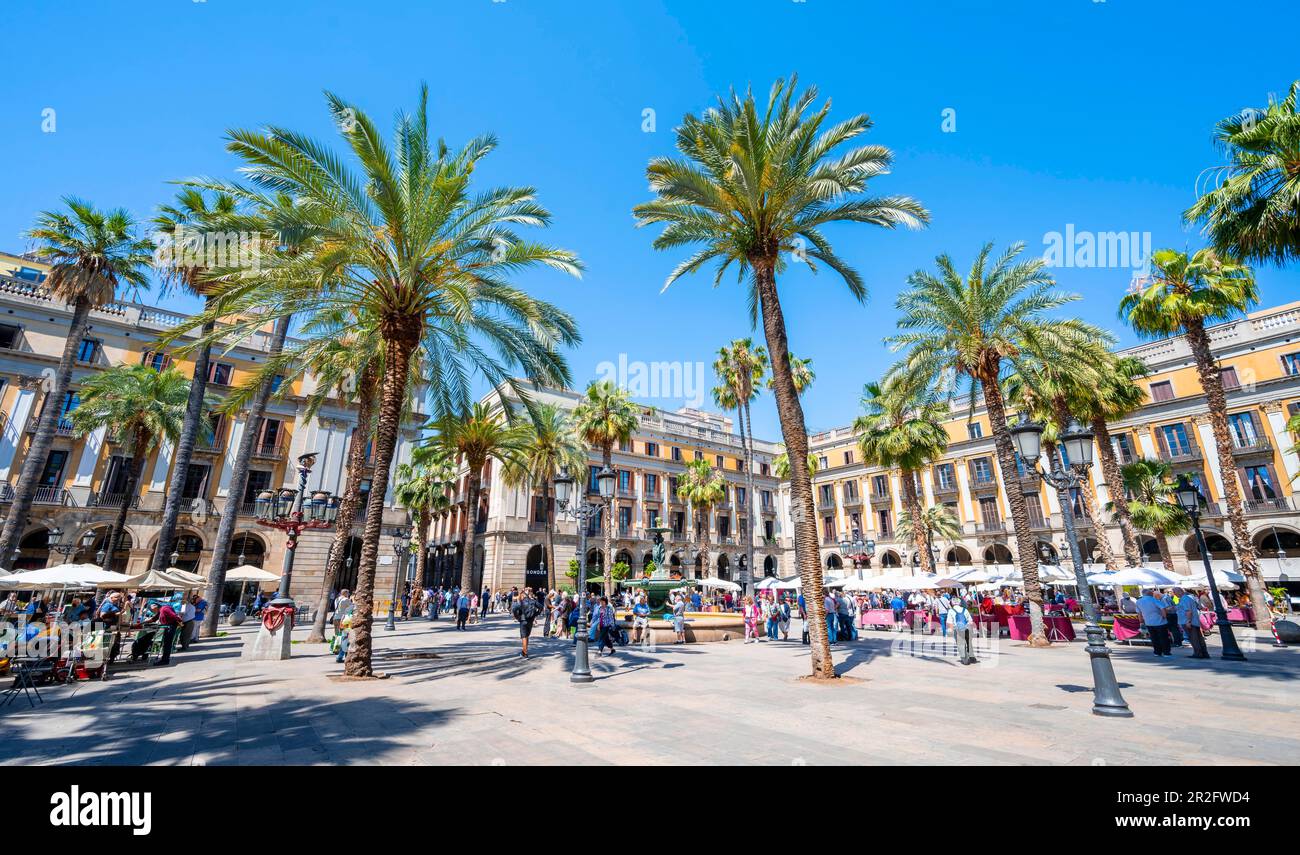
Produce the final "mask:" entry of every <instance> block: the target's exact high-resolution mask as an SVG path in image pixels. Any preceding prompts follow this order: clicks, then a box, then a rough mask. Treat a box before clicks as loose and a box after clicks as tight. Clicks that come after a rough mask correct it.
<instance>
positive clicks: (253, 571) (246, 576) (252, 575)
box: [226, 564, 280, 582]
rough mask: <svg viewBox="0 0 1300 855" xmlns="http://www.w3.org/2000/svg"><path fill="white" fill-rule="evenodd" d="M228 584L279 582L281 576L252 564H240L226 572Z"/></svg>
mask: <svg viewBox="0 0 1300 855" xmlns="http://www.w3.org/2000/svg"><path fill="white" fill-rule="evenodd" d="M226 581H227V582H278V581H280V576H279V575H278V574H276V573H271V572H270V571H267V570H263V569H262V568H261V567H255V566H253V565H252V564H240V565H239V566H238V567H235V568H233V569H231V570H228V571H227V572H226Z"/></svg>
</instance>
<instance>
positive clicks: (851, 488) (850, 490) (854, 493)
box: [844, 481, 858, 501]
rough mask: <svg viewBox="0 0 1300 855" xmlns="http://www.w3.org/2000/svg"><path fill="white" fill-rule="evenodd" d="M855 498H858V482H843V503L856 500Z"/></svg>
mask: <svg viewBox="0 0 1300 855" xmlns="http://www.w3.org/2000/svg"><path fill="white" fill-rule="evenodd" d="M857 498H858V482H857V481H845V482H844V499H845V501H848V500H850V499H857Z"/></svg>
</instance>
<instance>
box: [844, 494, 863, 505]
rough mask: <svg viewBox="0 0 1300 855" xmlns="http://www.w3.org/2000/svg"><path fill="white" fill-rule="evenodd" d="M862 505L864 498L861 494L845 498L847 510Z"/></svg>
mask: <svg viewBox="0 0 1300 855" xmlns="http://www.w3.org/2000/svg"><path fill="white" fill-rule="evenodd" d="M861 505H862V496H861V495H860V494H855V495H852V496H845V497H844V507H846V508H857V507H861Z"/></svg>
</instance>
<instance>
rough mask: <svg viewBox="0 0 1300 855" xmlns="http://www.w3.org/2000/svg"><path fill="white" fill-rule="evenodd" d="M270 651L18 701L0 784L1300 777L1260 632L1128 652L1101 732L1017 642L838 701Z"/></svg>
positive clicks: (1292, 690) (753, 659) (486, 632)
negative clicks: (557, 770) (190, 768)
mask: <svg viewBox="0 0 1300 855" xmlns="http://www.w3.org/2000/svg"><path fill="white" fill-rule="evenodd" d="M797 626H798V622H797V621H796V622H795V627H796V628H797ZM253 631H254V628H253V627H248V626H245V627H240V628H238V629H232V630H229V635H228V636H226V637H223V638H218V639H212V640H210V641H205V642H202V643H201V644H199V645H197V646H196V647H194V648H192V649H191V650H190V651H189V652H187V653H183V654H177V655H176V656H175V657H174V659H173V664H172V666H171V667H169V668H159V669H155V670H152V671H137V672H130V673H123V674H121V675H119V676H117V677H115V678H114V679H112V680H110V681H108V682H106V683H100V682H91V683H81V684H78V685H76V686H72V687H50V688H47V689H44V690H43V691H42V694H43V695H44V696H45V698H46V703H45V704H44V705H43V706H38V707H37V708H36V709H35V710H31V709H29V708H28V707H27V704H26V702H25V701H24V700H22V699H21V698H19V699H18V700H17V701H16V702H15V703H14V704H13V705H11V706H9V707H7V708H5V709H3V710H0V763H5V764H27V763H43V764H44V763H84V764H133V765H134V764H241V765H245V764H246V765H258V764H281V763H287V764H344V763H347V764H383V765H410V764H498V765H501V764H506V765H515V764H546V763H551V764H554V763H565V764H572V763H612V764H619V763H646V764H663V763H680V764H737V763H744V764H777V765H792V764H796V765H797V764H846V763H853V764H899V763H903V764H909V763H930V764H935V763H942V764H1095V765H1100V764H1106V765H1129V764H1153V763H1175V764H1211V763H1233V764H1254V763H1276V764H1297V763H1300V727H1297V725H1300V712H1298V711H1297V703H1296V699H1297V691H1296V690H1297V679H1298V678H1300V650H1297V649H1294V648H1288V649H1282V650H1277V649H1273V648H1270V647H1267V646H1265V645H1262V644H1261V645H1259V646H1258V648H1257V649H1251V646H1252V645H1251V644H1250V640H1249V639H1248V638H1247V637H1248V636H1249V635H1250V633H1249V631H1246V630H1242V631H1241V633H1240V634H1239V638H1242V639H1244V640H1245V645H1246V647H1247V653H1248V655H1249V656H1250V661H1249V662H1247V663H1226V662H1223V661H1221V660H1219V659H1213V660H1211V661H1208V662H1195V661H1192V660H1190V659H1187V658H1185V655H1186V653H1187V650H1186V649H1184V650H1183V651H1179V652H1178V653H1177V654H1176V656H1175V658H1172V659H1164V660H1160V659H1156V658H1155V657H1153V656H1152V655H1151V653H1150V650H1149V648H1125V647H1117V648H1114V649H1115V653H1114V662H1115V670H1116V672H1117V674H1118V676H1119V679H1120V681H1121V684H1122V685H1123V687H1124V694H1125V697H1126V699H1127V700H1128V702H1129V705H1130V706H1131V707H1132V708H1133V710H1134V712H1135V713H1136V717H1135V718H1133V719H1129V720H1117V719H1103V718H1099V717H1097V716H1093V715H1091V714H1090V713H1089V707H1090V704H1091V697H1092V694H1091V691H1090V689H1088V688H1087V687H1088V686H1090V685H1091V677H1090V670H1089V667H1088V657H1087V655H1086V654H1085V653H1084V651H1083V645H1082V644H1081V643H1074V644H1060V645H1056V646H1054V647H1053V648H1051V649H1048V650H1041V651H1036V650H1030V649H1029V648H1027V647H1025V646H1024V645H1022V644H1019V643H1012V642H1007V641H1002V642H1001V643H1000V644H999V646H998V649H997V652H996V655H991V656H986V657H985V659H986V661H985V662H984V663H983V664H981V665H979V666H970V667H961V666H959V665H957V664H956V663H955V661H954V660H953V659H952V658H951V657H948V656H943V655H934V654H935V652H934V651H925V650H922V651H919V652H920V653H921V654H922V655H909V654H908V651H907V650H906V649H904V648H905V647H906V645H905V644H896V642H897V641H898V639H899V637H898V636H895V635H893V634H891V633H885V632H868V633H864V634H863V639H862V640H861V641H858V642H854V643H850V644H842V645H837V646H836V648H835V661H836V663H837V666H838V670H839V672H840V673H841V674H844V675H847V676H850V677H852V678H855V679H854V680H852V681H841V682H840V683H839V684H836V685H817V684H811V683H808V682H806V681H800V680H799V679H797V678H798V677H800V676H801V675H803V674H806V673H807V672H808V656H807V648H805V647H803V646H802V645H800V644H798V643H797V642H775V643H773V642H766V643H761V644H749V645H746V644H743V643H741V642H728V643H720V644H707V645H691V646H686V647H677V646H660V647H658V648H657V649H654V650H643V649H640V648H637V649H631V650H626V651H624V650H620V652H619V653H618V654H617V655H615V656H611V657H605V658H600V659H597V658H594V657H593V659H592V664H593V669H594V670H595V672H596V674H597V677H598V679H597V680H596V681H595V682H594V683H593V684H591V685H588V686H576V687H575V686H572V685H570V683H569V682H568V678H567V671H568V669H569V667H570V666H571V663H572V652H571V651H572V647H571V645H569V644H567V643H564V642H557V641H543V640H540V639H538V638H534V649H533V658H531V659H530V660H527V661H524V660H522V659H520V658H519V656H518V633H517V631H516V629H515V624H514V622H513V621H511V620H509V619H508V618H504V617H493V618H489V620H488V622H487V623H486V624H485V625H483V626H480V627H472V628H471V629H470V630H469V631H466V632H459V633H458V632H456V630H455V628H454V624H453V622H452V621H449V620H440V621H437V622H436V623H429V622H426V621H423V620H419V621H412V622H409V623H403V624H400V625H399V629H398V631H397V632H396V633H388V632H385V631H384V628H383V625H382V621H380V622H378V623H376V627H375V638H376V670H378V671H383V672H386V673H387V674H388V675H389V679H386V680H379V681H361V682H338V681H334V680H331V679H329V677H328V675H331V674H339V673H341V671H342V666H340V665H336V664H335V663H334V661H333V657H331V656H329V655H328V653H327V651H325V649H324V647H323V646H317V645H312V646H308V645H306V644H305V643H295V644H294V658H293V659H292V660H290V661H288V662H250V661H244V660H241V659H240V657H239V653H240V650H241V648H242V646H243V645H244V643H245V642H247V641H251V634H252V632H253ZM295 635H296V637H305V635H306V630H305V629H304V630H299V631H298V632H297V633H296V634H295ZM791 636H792V638H796V639H797V637H798V636H797V634H796V632H793V631H792V632H791ZM1211 652H1212V653H1214V654H1215V655H1216V656H1217V653H1218V650H1217V647H1214V646H1212V647H1211Z"/></svg>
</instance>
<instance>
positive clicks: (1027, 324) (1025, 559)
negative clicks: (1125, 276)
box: [887, 243, 1088, 647]
mask: <svg viewBox="0 0 1300 855" xmlns="http://www.w3.org/2000/svg"><path fill="white" fill-rule="evenodd" d="M1023 249H1024V245H1023V244H1015V245H1013V246H1011V247H1010V248H1008V249H1007V251H1006V252H1004V253H1003V254H1002V255H1001V256H999V257H998V258H996V259H993V260H992V262H991V263H990V258H989V255H990V253H991V252H992V251H993V245H992V244H991V243H990V244H985V245H984V247H983V248H982V249H981V250H980V252H979V254H978V255H977V256H976V257H975V261H974V263H973V264H972V265H971V269H970V272H969V273H968V274H967V275H966V276H964V277H963V276H962V275H961V273H959V272H958V271H957V269H956V268H955V267H954V266H953V262H952V259H951V258H950V257H949V256H947V255H941V256H939V257H938V259H937V260H936V263H937V265H938V268H939V269H938V272H937V274H936V273H928V272H926V271H923V270H918V271H916V272H915V273H913V274H912V275H911V276H910V277H908V280H907V281H908V285H909V286H910V287H909V289H908V290H907V291H904V292H903V293H902V294H901V295H899V297H898V300H897V304H896V305H897V307H898V309H899V311H900V313H901V317H900V318H899V321H898V326H899V328H900V330H901V332H899V333H897V334H896V335H893V336H891V337H890V338H889V339H887V340H888V341H889V342H890V343H891V346H892V347H893V348H894V349H895V350H906V355H905V356H904V358H903V360H902V362H900V363H899V364H898V365H897V366H895V367H894V368H893V369H891V370H892V371H893V372H901V373H903V374H904V375H906V376H911V377H916V378H920V377H931V378H935V382H936V386H937V388H941V389H946V390H950V391H952V390H955V389H957V388H958V386H959V383H958V381H966V382H967V384H968V394H969V397H970V400H971V405H972V407H973V406H974V403H975V401H976V399H977V398H978V397H979V396H981V395H982V396H983V399H984V406H985V409H986V411H987V413H988V417H989V423H990V425H991V426H992V429H993V436H994V441H995V446H996V450H997V458H998V468H999V469H1000V470H1001V473H1002V483H1003V484H1004V485H1008V486H1010V485H1014V484H1017V483H1018V479H1019V472H1018V470H1017V467H1016V450H1015V445H1014V444H1013V443H1012V441H1011V432H1010V428H1009V427H1008V425H1007V414H1006V405H1005V402H1004V400H1003V395H1002V388H1001V386H1000V385H999V384H1000V382H1001V380H1002V374H1003V371H1004V369H1007V368H1016V367H1018V366H1019V365H1020V364H1021V363H1022V362H1023V359H1024V358H1025V357H1026V356H1033V357H1034V358H1036V359H1037V360H1038V361H1039V362H1040V363H1049V362H1051V361H1052V360H1053V359H1062V358H1064V357H1063V354H1066V353H1070V352H1071V351H1072V349H1073V348H1072V344H1073V343H1075V342H1077V341H1079V340H1081V339H1082V338H1083V337H1084V336H1085V335H1086V330H1087V329H1088V325H1086V324H1084V323H1083V322H1082V321H1079V320H1077V319H1065V320H1056V319H1051V318H1048V317H1046V315H1047V313H1048V312H1051V311H1053V310H1055V309H1058V308H1060V307H1062V306H1064V305H1067V304H1068V303H1071V302H1073V301H1074V300H1076V299H1078V297H1077V295H1071V294H1063V293H1061V292H1058V291H1056V290H1055V285H1056V283H1055V282H1054V281H1053V279H1052V276H1051V274H1050V273H1049V272H1048V271H1047V269H1046V267H1045V265H1044V262H1043V260H1042V259H1041V258H1038V259H1032V260H1029V261H1019V262H1018V261H1016V257H1017V256H1018V255H1019V254H1020V252H1021V251H1022V250H1023ZM1006 494H1007V501H1008V504H1010V506H1011V520H1012V524H1013V526H1014V529H1015V535H1016V547H1017V550H1016V551H1017V553H1018V554H1017V556H1016V557H1017V563H1018V564H1019V565H1020V571H1021V573H1022V574H1023V577H1024V585H1025V595H1026V597H1027V598H1028V600H1029V617H1030V637H1029V643H1030V644H1031V645H1032V646H1035V647H1045V646H1047V644H1048V643H1049V642H1048V641H1047V636H1046V635H1045V634H1044V633H1043V592H1042V588H1041V586H1040V585H1039V583H1038V555H1037V552H1036V550H1035V546H1034V544H1035V540H1034V536H1033V532H1032V531H1031V529H1030V526H1029V510H1028V507H1027V506H1026V504H1025V497H1024V494H1022V493H1021V492H1020V491H1019V490H1017V489H1008V490H1007V491H1006Z"/></svg>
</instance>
